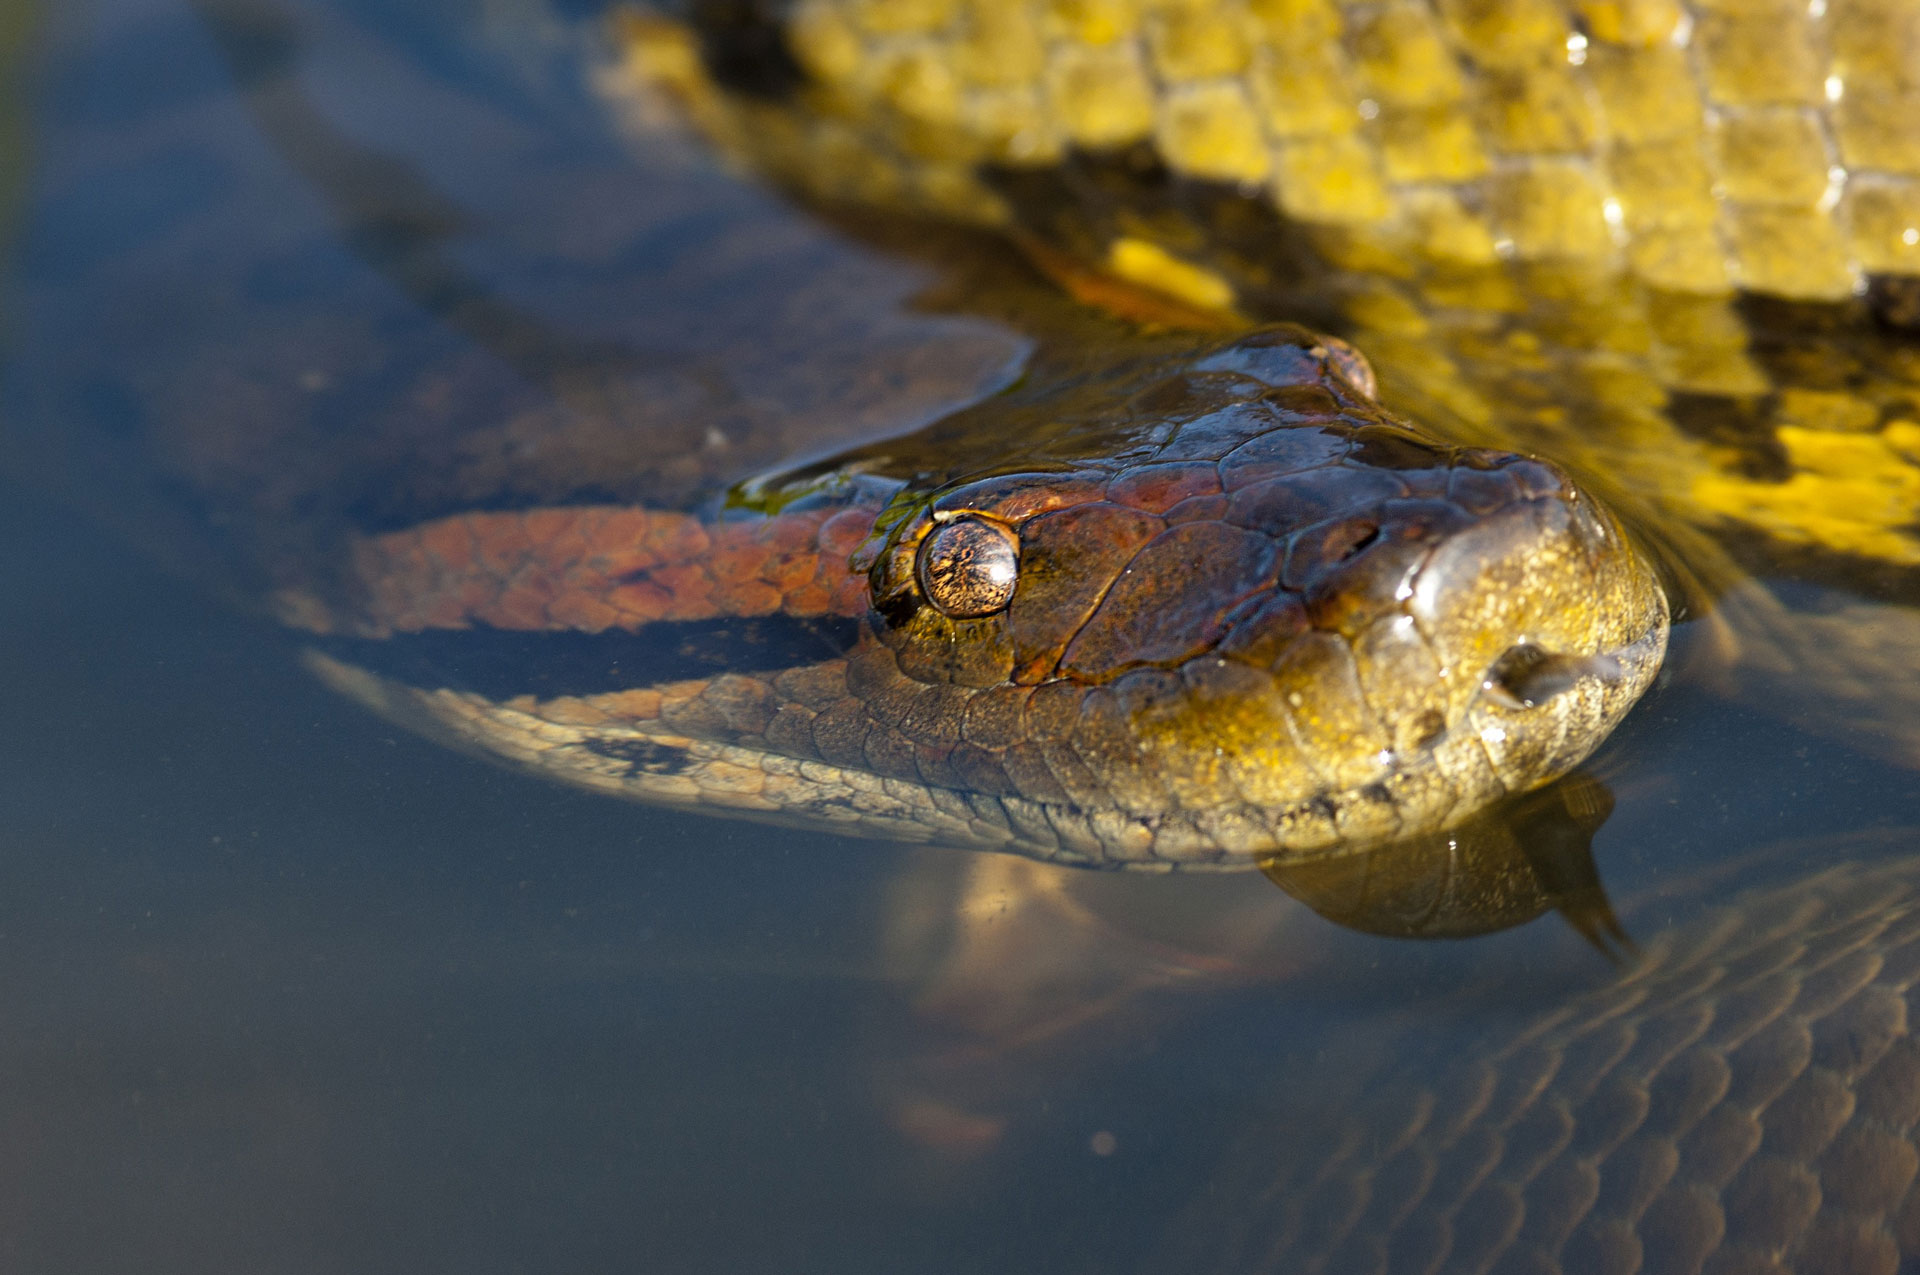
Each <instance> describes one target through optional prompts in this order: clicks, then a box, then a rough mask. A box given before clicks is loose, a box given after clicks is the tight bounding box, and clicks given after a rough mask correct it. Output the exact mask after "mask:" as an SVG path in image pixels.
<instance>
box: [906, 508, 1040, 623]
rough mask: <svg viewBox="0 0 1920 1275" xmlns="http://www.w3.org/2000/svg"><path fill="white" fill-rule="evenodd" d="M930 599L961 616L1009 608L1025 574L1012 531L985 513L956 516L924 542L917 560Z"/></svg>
mask: <svg viewBox="0 0 1920 1275" xmlns="http://www.w3.org/2000/svg"><path fill="white" fill-rule="evenodd" d="M915 565H916V570H917V573H918V574H919V576H920V591H921V592H922V593H924V594H925V595H926V598H927V601H929V602H931V603H933V605H934V606H936V607H938V608H939V609H940V610H941V612H942V613H944V614H946V615H948V616H951V617H952V618H953V619H956V620H975V619H979V618H980V617H981V616H984V615H992V614H993V613H994V612H996V611H1000V610H1004V609H1005V608H1006V605H1007V603H1009V602H1011V601H1012V600H1013V587H1014V585H1015V584H1016V583H1018V582H1019V577H1020V544H1019V542H1018V541H1017V540H1015V539H1014V536H1013V532H1011V531H1009V530H1008V529H1007V528H1005V527H1003V526H1001V525H1000V524H999V523H997V522H988V521H987V520H986V519H984V518H956V519H954V520H953V521H952V522H949V523H943V524H942V525H940V526H939V527H936V528H935V529H934V530H933V533H932V534H931V535H929V536H928V537H927V538H926V539H925V540H923V541H921V542H920V556H919V560H918V562H917V563H916V564H915Z"/></svg>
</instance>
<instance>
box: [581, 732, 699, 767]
mask: <svg viewBox="0 0 1920 1275" xmlns="http://www.w3.org/2000/svg"><path fill="white" fill-rule="evenodd" d="M581 746H582V747H584V748H585V749H586V750H587V751H588V752H590V753H593V754H595V755H596V756H600V757H605V758H607V759H608V760H609V761H623V762H626V763H627V770H628V773H630V774H631V773H633V772H635V771H638V772H639V773H641V774H643V775H677V774H679V773H680V772H681V771H683V770H685V769H686V768H687V750H686V749H684V748H675V747H674V746H673V745H672V744H662V743H660V742H658V741H657V740H651V739H608V738H606V737H604V736H593V737H590V738H588V739H586V740H584V741H583V742H582V745H581Z"/></svg>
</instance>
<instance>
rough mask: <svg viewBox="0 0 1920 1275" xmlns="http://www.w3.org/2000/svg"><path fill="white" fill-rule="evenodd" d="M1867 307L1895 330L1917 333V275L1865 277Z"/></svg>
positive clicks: (1919, 281)
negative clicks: (1866, 278)
mask: <svg viewBox="0 0 1920 1275" xmlns="http://www.w3.org/2000/svg"><path fill="white" fill-rule="evenodd" d="M1867 306H1868V308H1869V309H1871V310H1872V311H1873V317H1874V318H1876V319H1878V320H1879V321H1880V322H1882V323H1884V324H1886V325H1887V326H1888V327H1890V328H1893V329H1894V330H1895V331H1898V332H1910V333H1920V278H1915V277H1913V276H1912V275H1884V274H1879V275H1873V276H1872V277H1870V278H1869V279H1868V280H1867Z"/></svg>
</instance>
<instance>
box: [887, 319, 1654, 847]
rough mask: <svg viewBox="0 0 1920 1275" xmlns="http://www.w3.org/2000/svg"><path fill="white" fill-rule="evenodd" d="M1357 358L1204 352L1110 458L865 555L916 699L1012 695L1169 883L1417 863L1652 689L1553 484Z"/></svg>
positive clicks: (1581, 497)
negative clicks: (1323, 856) (1328, 861)
mask: <svg viewBox="0 0 1920 1275" xmlns="http://www.w3.org/2000/svg"><path fill="white" fill-rule="evenodd" d="M1352 357H1357V356H1349V355H1345V354H1342V353H1341V352H1340V351H1339V347H1337V345H1336V344H1334V343H1330V342H1328V341H1326V340H1325V339H1323V338H1316V337H1313V336H1311V334H1305V333H1302V332H1300V331H1299V330H1298V329H1291V328H1283V329H1271V330H1266V331H1263V332H1260V333H1255V334H1252V335H1251V336H1248V337H1244V338H1241V339H1239V340H1236V341H1230V342H1222V343H1214V344H1212V345H1209V346H1205V347H1202V348H1200V349H1198V350H1196V351H1195V353H1194V355H1193V356H1192V357H1190V358H1189V359H1188V360H1187V361H1186V363H1185V364H1184V365H1183V366H1182V367H1181V368H1180V370H1179V371H1178V372H1176V373H1175V374H1174V375H1172V376H1165V377H1162V378H1161V379H1159V380H1156V381H1154V382H1153V383H1151V384H1148V385H1146V386H1144V387H1142V386H1138V385H1122V386H1117V387H1114V399H1115V401H1114V403H1113V406H1112V413H1113V415H1114V416H1115V418H1117V419H1123V420H1126V421H1128V422H1130V423H1129V425H1128V426H1127V427H1126V428H1124V429H1118V430H1111V431H1110V432H1109V436H1108V439H1107V441H1106V443H1105V444H1104V447H1105V455H1104V456H1102V457H1101V458H1099V459H1093V458H1083V459H1081V460H1080V461H1078V462H1077V463H1073V464H1062V465H1051V466H1039V465H1035V466H1031V467H1024V468H1020V467H1016V468H1012V469H1010V470H1008V471H1005V472H994V473H988V474H984V475H978V476H972V477H967V478H963V479H960V480H956V481H950V482H948V483H946V484H945V485H943V486H941V487H938V488H935V489H932V490H929V491H921V492H908V493H905V494H904V495H903V496H902V497H901V498H900V502H899V503H898V507H897V509H896V511H895V514H894V516H893V517H892V518H891V519H883V522H884V523H885V526H886V530H885V533H884V536H883V537H882V542H881V543H879V544H878V545H877V546H876V547H875V549H874V550H873V551H872V552H871V553H870V555H869V558H868V566H869V584H870V588H871V597H872V600H873V607H874V615H875V617H876V626H877V628H878V629H879V631H880V633H881V636H882V640H883V641H884V642H885V643H886V645H887V646H888V647H890V648H891V650H892V652H893V655H894V659H895V661H896V663H897V666H898V669H899V671H900V672H901V674H903V675H904V676H905V677H907V678H909V679H912V680H914V681H919V682H922V683H945V684H948V685H952V686H956V687H965V688H971V689H972V690H974V691H976V692H978V694H979V695H980V696H982V697H985V699H983V700H982V702H999V701H1002V700H1004V701H1006V702H1009V703H1011V702H1014V701H1016V700H1017V701H1018V704H1019V705H1020V711H1021V712H1022V713H1024V714H1025V715H1026V721H1027V722H1028V724H1029V725H1030V726H1032V727H1033V728H1034V731H1036V732H1041V733H1046V734H1048V735H1049V737H1050V743H1049V745H1048V746H1049V747H1051V748H1052V750H1053V751H1052V752H1050V753H1048V754H1047V755H1048V757H1049V758H1050V759H1051V770H1052V772H1053V773H1054V774H1055V776H1056V778H1057V775H1058V772H1059V771H1061V770H1062V769H1065V768H1068V767H1071V769H1072V770H1073V772H1074V778H1075V780H1076V781H1077V782H1078V783H1080V784H1081V785H1082V787H1083V789H1084V791H1082V792H1079V793H1075V794H1072V796H1073V798H1074V800H1075V802H1076V803H1077V804H1079V805H1082V806H1107V807H1113V808H1117V809H1120V810H1124V811H1126V812H1128V813H1129V814H1130V815H1131V816H1133V817H1135V818H1136V819H1149V818H1151V819H1157V820H1158V821H1159V824H1160V826H1159V827H1158V828H1157V829H1156V831H1155V838H1156V844H1155V847H1154V851H1153V853H1154V854H1156V855H1166V856H1169V857H1177V856H1178V853H1179V847H1177V846H1175V845H1174V841H1175V840H1177V839H1178V838H1179V837H1185V838H1186V839H1187V843H1188V845H1189V847H1190V850H1191V853H1192V854H1194V855H1196V856H1198V855H1203V854H1209V853H1211V854H1216V855H1217V854H1220V853H1221V852H1223V851H1224V852H1225V853H1227V854H1237V853H1257V852H1261V851H1268V850H1272V849H1275V848H1278V849H1280V850H1282V851H1300V852H1312V851H1324V850H1327V849H1330V848H1335V847H1348V846H1356V845H1361V844H1368V843H1374V842H1378V841H1382V840H1389V839H1394V838H1398V837H1404V836H1407V835H1412V834H1414V833H1419V832H1426V831H1431V830H1434V829H1437V828H1444V827H1449V826H1452V825H1453V824H1454V823H1457V822H1459V821H1460V820H1463V819H1465V818H1467V817H1469V816H1470V815H1471V814H1473V813H1474V812H1475V811H1477V810H1479V809H1482V808H1484V807H1485V806H1486V805H1487V804H1488V803H1489V802H1491V801H1493V800H1495V799H1497V798H1499V797H1501V796H1503V795H1505V794H1508V793H1513V792H1522V791H1526V790H1528V789H1531V788H1535V787H1537V786H1539V785H1541V784H1544V783H1546V782H1548V781H1550V780H1552V779H1554V778H1557V777H1558V776H1560V775H1562V774H1565V773H1566V772H1567V771H1568V770H1570V769H1571V768H1572V767H1573V766H1574V765H1575V764H1577V763H1578V762H1579V761H1580V760H1581V759H1583V758H1584V757H1586V756H1587V755H1588V754H1589V753H1590V752H1591V751H1592V749H1593V748H1594V747H1595V746H1596V745H1597V744H1598V743H1599V742H1600V740H1602V739H1603V738H1605V736H1606V735H1607V733H1608V732H1609V731H1610V730H1611V729H1612V728H1613V726H1614V725H1615V724H1616V723H1617V722H1618V721H1619V720H1620V718H1621V716H1622V715H1623V714H1624V713H1625V712H1626V710H1627V708H1628V707H1629V706H1630V705H1631V704H1632V703H1633V702H1634V701H1635V699H1637V697H1638V696H1639V695H1640V693H1641V692H1642V691H1643V690H1644V689H1645V688H1646V686H1647V685H1648V684H1649V682H1650V681H1651V679H1652V676H1653V674H1654V672H1655V671H1656V670H1657V668H1658V665H1659V662H1660V659H1661V656H1662V654H1663V652H1664V649H1665V640H1666V631H1667V609H1666V602H1665V598H1664V595H1663V593H1662V592H1661V590H1660V588H1659V586H1658V584H1657V583H1656V581H1655V577H1654V575H1653V572H1652V570H1651V569H1650V567H1649V566H1648V564H1647V562H1646V561H1645V559H1644V558H1643V557H1642V556H1641V555H1640V553H1639V552H1638V551H1637V549H1636V548H1635V547H1634V545H1633V544H1632V543H1631V541H1630V540H1629V539H1628V538H1627V536H1626V535H1625V534H1624V532H1623V531H1622V529H1621V526H1620V524H1619V523H1618V521H1617V520H1616V519H1615V518H1614V517H1613V515H1612V514H1611V513H1610V512H1608V511H1607V510H1606V509H1605V508H1603V507H1602V506H1600V505H1599V504H1598V503H1597V502H1596V501H1595V500H1594V499H1593V498H1592V497H1591V496H1590V495H1588V494H1587V493H1586V492H1584V491H1583V490H1582V489H1581V488H1580V487H1579V486H1578V485H1577V484H1576V483H1575V482H1574V480H1573V479H1572V478H1571V477H1570V476H1569V475H1568V474H1567V473H1566V472H1565V471H1564V470H1562V469H1560V468H1559V467H1557V466H1555V465H1552V464H1550V463H1548V462H1546V461H1542V460H1539V459H1536V458H1532V457H1527V456H1521V455H1517V454H1513V453H1505V452H1497V451H1490V450H1485V449H1475V448H1463V447H1456V446H1451V445H1449V444H1446V443H1443V442H1441V441H1439V440H1436V439H1434V438H1432V437H1430V436H1428V435H1426V434H1425V433H1423V432H1422V431H1420V430H1419V429H1417V428H1416V427H1414V426H1412V425H1409V424H1408V423H1406V422H1404V421H1401V420H1399V419H1397V418H1395V417H1393V416H1392V415H1391V414H1389V413H1388V412H1387V411H1385V409H1383V408H1382V407H1381V406H1380V405H1379V404H1378V403H1377V402H1375V401H1374V400H1373V398H1372V397H1371V395H1370V394H1369V393H1368V392H1367V390H1368V389H1369V388H1370V384H1369V383H1368V382H1370V376H1369V375H1366V374H1364V364H1361V365H1360V366H1359V369H1356V368H1355V367H1354V365H1353V363H1352V361H1351V359H1352ZM1085 393H1086V392H1085V387H1081V390H1080V394H1079V397H1078V398H1077V399H1076V402H1075V410H1076V411H1079V412H1082V413H1084V412H1085V411H1086V410H1087V409H1086V404H1085ZM996 697H997V699H996ZM1040 705H1044V706H1045V707H1044V709H1043V710H1038V711H1037V710H1036V706H1040ZM1000 716H1004V713H1001V714H1000ZM1042 719H1044V720H1042ZM1003 733H1004V732H1003ZM1042 751H1045V749H1043V750H1042ZM1069 757H1070V758H1071V760H1070V761H1069V760H1068V758H1069ZM1168 812H1176V813H1177V815H1178V816H1180V817H1177V818H1171V819H1169V818H1167V817H1166V815H1167V813H1168ZM1176 827H1180V828H1184V829H1186V831H1183V832H1171V831H1169V830H1170V829H1173V828H1176Z"/></svg>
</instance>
